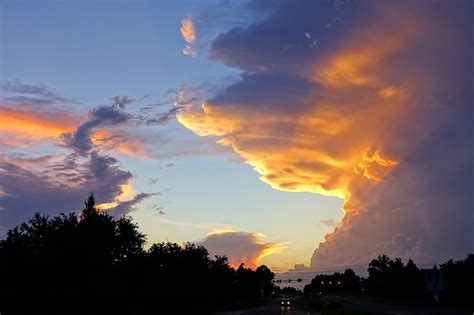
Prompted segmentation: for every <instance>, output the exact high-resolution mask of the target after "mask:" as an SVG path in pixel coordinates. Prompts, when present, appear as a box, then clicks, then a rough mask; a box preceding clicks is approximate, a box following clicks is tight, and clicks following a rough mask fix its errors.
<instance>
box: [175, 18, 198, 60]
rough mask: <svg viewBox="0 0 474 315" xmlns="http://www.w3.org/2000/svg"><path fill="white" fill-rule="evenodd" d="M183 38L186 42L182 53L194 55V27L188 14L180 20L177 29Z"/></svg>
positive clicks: (195, 54)
mask: <svg viewBox="0 0 474 315" xmlns="http://www.w3.org/2000/svg"><path fill="white" fill-rule="evenodd" d="M179 30H180V32H181V35H182V36H183V39H184V40H185V41H186V42H187V44H186V46H185V47H184V49H183V54H185V55H188V56H192V57H196V56H197V50H196V28H195V26H194V23H193V20H192V19H191V16H190V15H187V16H186V17H184V18H183V19H182V20H181V28H180V29H179Z"/></svg>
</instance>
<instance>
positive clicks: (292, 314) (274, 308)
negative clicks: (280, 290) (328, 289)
mask: <svg viewBox="0 0 474 315" xmlns="http://www.w3.org/2000/svg"><path fill="white" fill-rule="evenodd" d="M266 314H268V315H319V312H316V311H311V312H309V311H307V310H303V309H300V308H297V307H281V306H280V301H275V302H274V303H272V304H270V305H266V306H262V307H257V308H253V309H249V310H242V311H233V312H222V313H218V314H217V315H266Z"/></svg>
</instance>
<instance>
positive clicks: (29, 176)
mask: <svg viewBox="0 0 474 315" xmlns="http://www.w3.org/2000/svg"><path fill="white" fill-rule="evenodd" d="M58 169H61V170H62V171H57V170H58ZM39 170H44V171H39ZM131 178H132V174H131V173H130V172H128V171H125V170H122V169H121V168H120V167H119V165H118V161H117V160H116V159H114V158H112V157H109V156H101V155H99V154H98V153H96V152H92V153H91V155H90V159H88V160H86V161H84V162H79V161H77V160H76V159H71V160H66V161H65V162H64V163H63V162H62V161H51V158H48V159H41V158H36V159H31V160H28V161H25V160H20V159H11V160H7V159H5V158H4V157H0V187H2V190H4V191H5V193H6V194H5V195H4V196H2V197H1V198H0V208H1V209H2V210H1V211H0V222H1V224H0V225H1V226H4V227H12V226H14V225H16V224H19V223H20V222H22V221H23V220H25V219H26V218H27V217H29V216H31V215H32V214H33V213H34V212H37V211H39V212H42V213H45V214H48V215H56V214H58V213H60V212H71V211H77V210H80V209H81V206H82V204H83V201H84V200H85V198H87V196H88V194H89V193H90V192H94V194H95V195H96V198H97V202H98V203H101V202H108V201H110V200H114V198H115V197H116V196H117V195H119V194H120V193H121V192H122V189H121V187H120V186H121V185H124V184H127V183H128V181H129V180H130V179H131ZM66 179H69V180H70V182H69V183H68V181H67V180H66ZM142 199H143V198H142ZM137 202H138V201H137ZM135 204H136V203H135ZM129 205H130V206H133V204H129ZM120 210H121V213H120V214H124V213H126V212H127V210H130V208H128V207H127V205H123V206H121V208H120ZM112 214H113V213H112Z"/></svg>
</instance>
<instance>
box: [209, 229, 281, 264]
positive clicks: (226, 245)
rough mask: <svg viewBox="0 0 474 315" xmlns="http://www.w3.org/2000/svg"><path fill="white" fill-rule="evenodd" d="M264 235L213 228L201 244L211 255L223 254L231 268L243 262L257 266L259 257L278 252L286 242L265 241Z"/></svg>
mask: <svg viewBox="0 0 474 315" xmlns="http://www.w3.org/2000/svg"><path fill="white" fill-rule="evenodd" d="M264 238H265V235H263V234H262V233H258V232H253V233H250V232H245V231H236V230H233V229H221V230H214V231H212V232H210V233H208V234H207V236H206V238H205V239H204V240H203V241H202V242H201V244H202V245H203V246H204V247H206V249H207V250H208V251H209V254H210V255H211V256H215V255H221V256H222V255H225V256H227V257H228V259H229V264H230V266H231V267H233V268H236V269H237V268H238V267H239V266H240V265H241V264H245V266H246V267H247V268H252V269H255V268H257V267H258V264H259V261H260V259H262V258H263V257H265V256H268V255H272V254H276V253H280V252H281V251H282V250H283V249H285V248H286V246H287V245H288V243H286V242H284V243H266V242H264V241H263V239H264Z"/></svg>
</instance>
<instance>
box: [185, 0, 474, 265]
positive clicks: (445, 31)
mask: <svg viewBox="0 0 474 315" xmlns="http://www.w3.org/2000/svg"><path fill="white" fill-rule="evenodd" d="M255 2H258V3H259V5H258V6H254V7H260V8H264V9H265V10H266V11H265V12H268V10H269V9H270V10H271V12H272V13H271V14H269V15H268V17H266V18H265V19H263V20H261V21H259V22H256V23H254V24H252V25H250V26H248V27H245V28H240V27H236V28H232V29H230V30H229V31H228V32H226V33H223V34H221V35H220V36H218V37H217V38H216V39H215V41H214V42H213V45H212V50H211V53H212V58H213V59H215V60H219V61H222V62H223V63H225V64H227V65H229V66H232V67H237V68H240V69H242V70H243V71H244V72H243V73H242V75H241V77H240V79H239V80H237V81H236V82H235V83H234V84H232V85H230V86H228V87H226V88H225V89H223V90H222V91H220V92H219V93H217V95H215V96H214V97H213V98H211V99H208V100H206V101H204V102H203V103H201V104H198V105H197V106H196V105H195V106H188V107H186V108H184V109H182V110H181V111H180V112H179V113H178V115H177V118H178V120H179V121H180V122H181V123H182V124H183V125H184V126H186V127H187V128H189V129H191V130H192V131H194V132H195V133H196V134H198V135H200V136H209V135H213V136H218V137H219V138H220V139H219V143H221V144H222V145H225V146H229V147H231V148H232V149H233V150H234V151H235V152H237V153H238V154H240V156H241V157H242V158H243V159H244V160H245V161H246V163H248V164H250V165H251V166H252V167H253V168H254V169H255V170H256V171H257V172H258V173H260V174H261V175H262V176H261V179H262V180H263V181H264V182H266V183H268V184H269V185H271V186H272V187H274V188H276V189H280V190H285V191H294V192H301V191H306V192H314V193H319V194H324V195H328V196H337V197H340V198H343V199H344V200H345V204H344V209H343V210H344V213H345V217H344V219H343V222H342V224H341V225H340V226H338V227H337V228H335V230H334V232H333V233H331V234H329V235H327V236H326V241H325V242H324V243H322V244H320V245H319V247H318V248H317V249H316V251H315V253H314V256H313V260H312V265H313V267H315V268H316V267H317V268H327V267H334V266H338V265H346V266H347V265H352V264H360V263H366V262H367V261H369V260H370V259H371V258H373V257H374V256H376V255H379V254H382V253H387V254H390V255H397V256H401V257H412V258H414V259H417V260H418V261H420V260H421V261H430V262H431V261H437V260H440V259H445V258H448V257H461V256H463V255H464V254H465V253H466V252H467V251H470V250H473V249H474V244H473V237H472V231H471V228H470V226H472V224H473V223H474V222H473V221H474V220H473V212H472V208H473V207H472V201H470V194H471V193H472V191H473V187H474V186H473V182H472V176H469V175H468V174H471V175H472V171H473V164H472V163H473V158H472V157H473V156H472V155H473V154H472V147H473V130H472V127H471V126H472V123H471V122H472V118H473V108H472V107H473V106H472V100H473V86H472V73H471V72H470V70H469V69H470V68H471V65H472V55H473V47H472V38H471V35H472V34H471V30H472V27H473V25H472V19H470V15H469V12H470V4H469V2H468V1H455V2H423V3H418V2H416V3H414V2H410V1H401V2H397V3H393V2H390V3H387V2H375V1H360V2H345V1H334V2H331V1H301V2H298V3H295V2H294V1H289V0H288V1H275V2H265V1H255ZM461 139H462V140H461ZM448 218H451V220H448Z"/></svg>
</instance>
